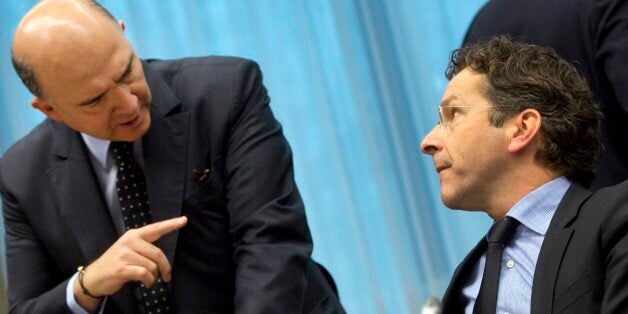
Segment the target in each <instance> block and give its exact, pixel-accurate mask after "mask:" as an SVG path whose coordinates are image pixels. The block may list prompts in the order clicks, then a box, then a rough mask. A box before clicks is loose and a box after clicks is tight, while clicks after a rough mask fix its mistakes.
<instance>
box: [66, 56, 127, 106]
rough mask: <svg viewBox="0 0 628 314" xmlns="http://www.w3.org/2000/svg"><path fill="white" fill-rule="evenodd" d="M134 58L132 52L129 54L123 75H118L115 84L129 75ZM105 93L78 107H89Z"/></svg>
mask: <svg viewBox="0 0 628 314" xmlns="http://www.w3.org/2000/svg"><path fill="white" fill-rule="evenodd" d="M134 57H135V53H134V52H132V53H131V56H130V57H129V62H127V64H126V68H125V69H124V73H122V75H120V78H119V79H117V80H116V83H118V82H120V81H122V80H124V79H125V78H126V77H127V76H129V74H131V70H132V69H133V58H134ZM105 93H107V92H103V93H101V94H100V95H98V96H96V97H93V98H90V99H88V100H85V101H83V102H81V103H79V104H78V105H79V106H86V105H89V104H91V103H93V102H95V101H97V100H98V99H100V97H102V96H103V95H105Z"/></svg>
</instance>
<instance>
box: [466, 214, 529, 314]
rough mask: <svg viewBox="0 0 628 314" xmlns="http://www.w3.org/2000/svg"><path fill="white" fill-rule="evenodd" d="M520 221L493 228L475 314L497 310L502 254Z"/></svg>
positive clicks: (511, 221)
mask: <svg viewBox="0 0 628 314" xmlns="http://www.w3.org/2000/svg"><path fill="white" fill-rule="evenodd" d="M518 225H519V221H517V220H516V219H514V218H511V217H508V216H506V218H505V219H504V220H502V221H500V222H498V223H496V224H494V225H493V227H492V228H491V230H490V232H489V234H488V236H487V238H486V240H487V242H488V246H487V249H486V265H484V275H483V277H482V285H481V286H480V292H479V293H478V298H477V299H476V300H475V306H474V307H473V314H489V313H491V314H494V313H495V311H496V309H497V290H498V288H499V274H500V270H501V265H502V253H503V251H504V247H505V246H506V243H508V240H510V238H511V237H512V235H513V233H515V230H517V226H518Z"/></svg>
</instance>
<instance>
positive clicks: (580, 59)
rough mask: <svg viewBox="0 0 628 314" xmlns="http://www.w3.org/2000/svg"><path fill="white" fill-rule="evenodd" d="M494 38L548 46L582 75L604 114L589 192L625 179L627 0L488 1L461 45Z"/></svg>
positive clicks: (627, 167)
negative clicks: (595, 171) (511, 38)
mask: <svg viewBox="0 0 628 314" xmlns="http://www.w3.org/2000/svg"><path fill="white" fill-rule="evenodd" d="M498 34H509V35H511V36H512V37H513V38H514V39H517V40H519V41H524V42H529V43H533V44H537V45H541V46H548V47H552V48H554V49H555V50H556V52H557V53H558V54H559V55H560V56H562V57H563V58H564V59H565V60H567V61H569V62H571V63H572V64H573V65H574V66H575V67H576V68H577V69H578V71H579V72H580V73H581V74H582V75H584V76H585V77H586V79H587V81H588V82H589V85H590V86H591V89H592V91H593V93H594V95H595V97H596V98H597V99H598V100H599V101H600V103H601V106H602V112H603V114H604V118H603V119H602V124H601V142H602V144H603V146H604V148H603V150H602V152H601V153H600V158H599V162H598V169H597V178H596V179H595V180H594V181H593V182H592V184H591V190H597V189H598V188H600V187H604V186H610V185H614V184H618V183H620V182H622V181H624V180H626V179H628V145H626V139H627V138H628V71H626V65H628V36H626V34H628V1H625V0H491V1H489V2H488V3H487V4H486V5H485V6H484V7H483V8H482V9H481V10H480V12H479V13H478V14H477V16H476V17H475V19H474V20H473V22H472V24H471V26H470V28H469V30H468V32H467V35H466V37H465V39H464V42H465V43H471V42H477V41H478V40H479V39H482V38H488V37H492V36H495V35H498Z"/></svg>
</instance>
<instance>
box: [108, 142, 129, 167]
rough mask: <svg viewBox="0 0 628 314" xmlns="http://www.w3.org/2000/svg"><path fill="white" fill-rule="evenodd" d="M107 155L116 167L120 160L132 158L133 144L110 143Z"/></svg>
mask: <svg viewBox="0 0 628 314" xmlns="http://www.w3.org/2000/svg"><path fill="white" fill-rule="evenodd" d="M109 153H110V154H111V156H112V157H113V160H114V161H115V163H116V165H117V164H119V162H120V161H122V160H129V158H131V159H132V158H133V142H111V144H109Z"/></svg>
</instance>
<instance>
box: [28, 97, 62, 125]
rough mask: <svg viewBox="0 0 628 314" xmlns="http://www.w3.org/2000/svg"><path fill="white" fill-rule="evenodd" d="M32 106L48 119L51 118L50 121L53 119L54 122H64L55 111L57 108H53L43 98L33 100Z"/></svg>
mask: <svg viewBox="0 0 628 314" xmlns="http://www.w3.org/2000/svg"><path fill="white" fill-rule="evenodd" d="M31 106H32V107H33V108H35V109H37V110H39V111H41V112H42V113H43V114H45V115H46V116H47V117H48V118H50V119H52V120H54V121H62V120H61V117H59V115H58V114H57V112H56V111H55V108H54V107H53V106H51V105H50V104H49V103H48V102H47V101H46V100H44V99H42V98H39V97H35V98H33V99H32V100H31Z"/></svg>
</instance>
